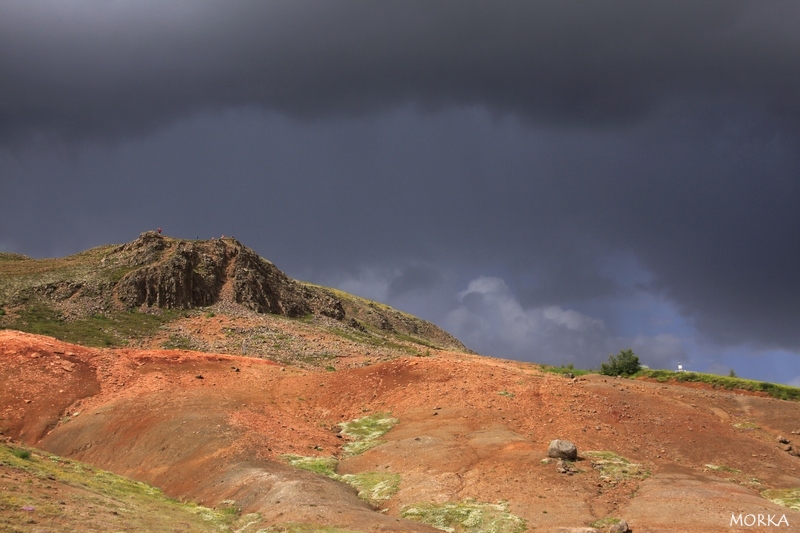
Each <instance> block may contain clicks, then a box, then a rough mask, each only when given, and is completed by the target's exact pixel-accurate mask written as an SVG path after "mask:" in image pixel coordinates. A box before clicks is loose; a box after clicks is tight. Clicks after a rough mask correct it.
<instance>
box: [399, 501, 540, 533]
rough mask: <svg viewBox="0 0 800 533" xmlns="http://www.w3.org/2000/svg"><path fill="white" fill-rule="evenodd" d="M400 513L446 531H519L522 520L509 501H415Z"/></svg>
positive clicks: (505, 532) (465, 532) (521, 530)
mask: <svg viewBox="0 0 800 533" xmlns="http://www.w3.org/2000/svg"><path fill="white" fill-rule="evenodd" d="M400 516H402V517H403V518H407V519H409V520H416V521H418V522H422V523H424V524H428V525H429V526H433V527H435V528H438V529H441V530H444V531H447V532H449V533H488V532H492V533H522V532H523V531H525V530H526V525H525V520H523V519H522V518H520V517H518V516H516V515H513V514H511V513H510V512H509V510H508V503H506V502H501V503H496V504H493V503H480V502H477V501H475V500H472V499H467V500H464V501H462V502H457V503H455V502H451V503H443V504H435V503H418V504H416V505H409V506H406V507H404V508H403V509H402V510H401V512H400Z"/></svg>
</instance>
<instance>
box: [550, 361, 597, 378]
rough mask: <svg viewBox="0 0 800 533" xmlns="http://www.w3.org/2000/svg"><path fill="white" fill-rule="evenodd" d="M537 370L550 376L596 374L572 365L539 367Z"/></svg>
mask: <svg viewBox="0 0 800 533" xmlns="http://www.w3.org/2000/svg"><path fill="white" fill-rule="evenodd" d="M539 368H541V370H542V371H543V372H550V373H551V374H561V375H564V374H572V375H573V376H584V375H586V374H594V373H596V372H595V371H594V370H587V369H583V368H575V365H573V364H572V363H569V364H567V365H560V366H551V365H539Z"/></svg>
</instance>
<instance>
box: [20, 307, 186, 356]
mask: <svg viewBox="0 0 800 533" xmlns="http://www.w3.org/2000/svg"><path fill="white" fill-rule="evenodd" d="M177 315H178V313H177V312H176V311H171V310H169V311H168V310H165V311H162V312H161V313H159V314H149V313H141V312H138V311H115V312H112V313H108V314H95V315H92V316H89V317H86V318H80V319H74V320H67V319H64V318H63V317H62V316H61V314H60V313H58V312H57V311H56V310H54V309H53V308H52V307H50V306H48V305H46V304H44V303H36V304H32V305H29V306H27V307H25V308H23V309H22V310H21V311H20V312H19V313H18V314H17V316H16V319H15V320H14V321H13V322H10V323H7V324H6V325H5V327H7V328H8V329H15V330H19V331H24V332H26V333H35V334H37V335H47V336H49V337H55V338H56V339H59V340H62V341H64V342H71V343H74V344H81V345H84V346H97V347H106V346H123V345H125V344H127V342H128V339H135V338H141V337H146V336H150V335H153V334H154V333H155V332H156V331H157V330H158V328H160V327H161V326H162V325H163V324H165V323H167V322H169V321H170V320H173V319H174V318H176V317H177Z"/></svg>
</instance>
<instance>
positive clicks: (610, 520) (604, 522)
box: [589, 516, 622, 529]
mask: <svg viewBox="0 0 800 533" xmlns="http://www.w3.org/2000/svg"><path fill="white" fill-rule="evenodd" d="M620 522H622V520H621V519H620V518H614V517H613V516H607V517H605V518H601V519H600V520H596V521H594V522H592V523H591V524H589V525H590V526H591V527H594V528H597V529H606V528H607V527H610V526H613V525H614V524H618V523H620Z"/></svg>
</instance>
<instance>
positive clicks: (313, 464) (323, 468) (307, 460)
mask: <svg viewBox="0 0 800 533" xmlns="http://www.w3.org/2000/svg"><path fill="white" fill-rule="evenodd" d="M281 459H283V460H284V461H286V462H287V463H288V464H289V465H290V466H293V467H295V468H299V469H301V470H308V471H309V472H314V473H315V474H320V475H322V476H328V477H334V476H336V475H337V474H336V466H337V465H338V464H339V461H338V460H337V459H336V457H313V456H303V455H293V454H285V455H281Z"/></svg>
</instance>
